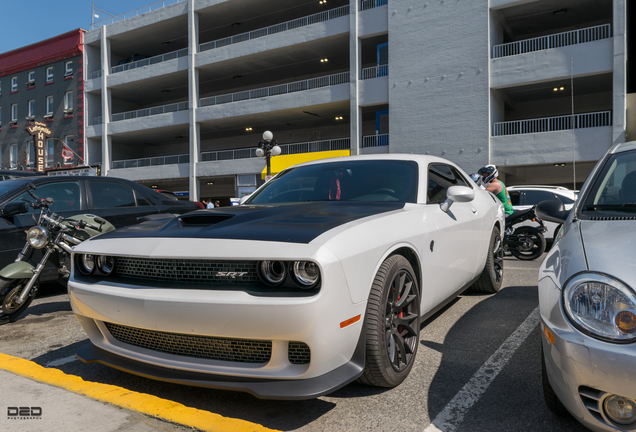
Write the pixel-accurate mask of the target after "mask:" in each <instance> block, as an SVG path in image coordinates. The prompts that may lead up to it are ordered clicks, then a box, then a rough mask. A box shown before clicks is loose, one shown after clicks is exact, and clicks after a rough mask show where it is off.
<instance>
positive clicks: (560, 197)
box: [554, 194, 574, 204]
mask: <svg viewBox="0 0 636 432" xmlns="http://www.w3.org/2000/svg"><path fill="white" fill-rule="evenodd" d="M554 195H556V197H557V198H558V199H560V200H561V202H562V203H563V204H572V203H574V200H573V199H571V198H568V197H564V196H562V195H557V194H554Z"/></svg>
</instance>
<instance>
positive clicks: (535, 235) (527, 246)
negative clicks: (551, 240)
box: [504, 206, 547, 261]
mask: <svg viewBox="0 0 636 432" xmlns="http://www.w3.org/2000/svg"><path fill="white" fill-rule="evenodd" d="M535 207H536V206H535ZM535 207H532V208H531V209H528V210H520V211H516V212H514V213H513V214H511V215H510V216H508V217H507V218H506V230H505V236H504V252H509V253H511V254H512V255H514V256H515V257H516V258H518V259H520V260H528V261H530V260H534V259H537V258H539V257H540V256H541V255H542V254H543V252H545V248H546V240H545V237H544V235H543V233H544V232H546V231H547V228H546V227H545V225H544V224H543V221H541V219H538V218H537V215H536V213H535ZM527 220H532V221H534V222H537V223H538V224H539V227H538V228H537V227H533V226H517V227H515V225H517V224H520V223H522V222H525V221H527Z"/></svg>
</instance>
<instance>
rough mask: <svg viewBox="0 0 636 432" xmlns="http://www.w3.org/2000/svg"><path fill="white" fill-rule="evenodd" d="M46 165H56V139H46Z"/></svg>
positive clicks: (48, 166)
mask: <svg viewBox="0 0 636 432" xmlns="http://www.w3.org/2000/svg"><path fill="white" fill-rule="evenodd" d="M45 150H46V167H47V168H51V167H53V166H54V165H55V140H52V139H47V140H46V149H45Z"/></svg>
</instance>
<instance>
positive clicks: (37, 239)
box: [27, 226, 49, 249]
mask: <svg viewBox="0 0 636 432" xmlns="http://www.w3.org/2000/svg"><path fill="white" fill-rule="evenodd" d="M27 241H28V242H29V244H30V245H31V247H34V248H36V249H42V248H43V247H44V246H46V244H47V243H48V242H49V232H48V231H47V230H46V228H42V227H40V226H34V227H31V228H29V230H28V231H27Z"/></svg>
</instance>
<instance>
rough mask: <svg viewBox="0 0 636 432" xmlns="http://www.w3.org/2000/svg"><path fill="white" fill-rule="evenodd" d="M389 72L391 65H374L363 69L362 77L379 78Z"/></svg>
mask: <svg viewBox="0 0 636 432" xmlns="http://www.w3.org/2000/svg"><path fill="white" fill-rule="evenodd" d="M388 74H389V65H382V66H373V67H370V68H364V69H362V79H363V80H365V79H370V78H378V77H383V76H387V75H388Z"/></svg>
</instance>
